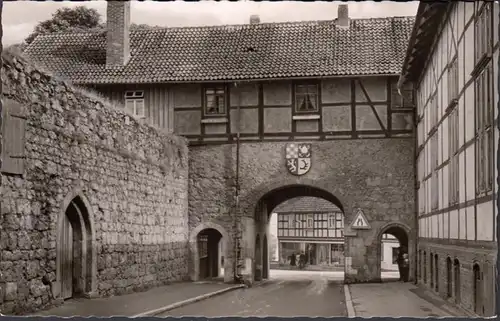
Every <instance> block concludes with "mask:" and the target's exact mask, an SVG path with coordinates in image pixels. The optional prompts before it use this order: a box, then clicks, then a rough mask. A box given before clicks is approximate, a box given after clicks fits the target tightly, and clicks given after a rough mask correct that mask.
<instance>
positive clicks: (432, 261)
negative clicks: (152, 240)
mask: <svg viewBox="0 0 500 321" xmlns="http://www.w3.org/2000/svg"><path fill="white" fill-rule="evenodd" d="M429 263H430V267H429V270H430V272H431V277H430V283H431V284H430V285H431V289H434V254H433V253H432V252H431V255H430V257H429Z"/></svg>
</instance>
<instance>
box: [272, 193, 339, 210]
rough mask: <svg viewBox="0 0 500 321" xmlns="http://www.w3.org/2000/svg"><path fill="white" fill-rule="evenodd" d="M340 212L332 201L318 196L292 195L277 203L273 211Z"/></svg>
mask: <svg viewBox="0 0 500 321" xmlns="http://www.w3.org/2000/svg"><path fill="white" fill-rule="evenodd" d="M315 211H318V212H340V209H339V208H338V207H337V206H335V205H333V204H332V203H330V202H328V201H326V200H324V199H322V198H319V197H309V196H308V197H294V198H291V199H289V200H287V201H285V202H283V203H281V204H280V205H278V206H277V207H276V208H275V209H274V210H273V212H274V213H300V212H315Z"/></svg>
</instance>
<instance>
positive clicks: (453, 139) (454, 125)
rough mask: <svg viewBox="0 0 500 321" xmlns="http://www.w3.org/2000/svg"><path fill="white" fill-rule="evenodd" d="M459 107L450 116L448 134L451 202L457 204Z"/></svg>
mask: <svg viewBox="0 0 500 321" xmlns="http://www.w3.org/2000/svg"><path fill="white" fill-rule="evenodd" d="M458 126H459V122H458V109H457V108H455V109H453V111H452V112H451V113H450V115H449V116H448V135H449V148H450V151H449V153H450V163H449V164H448V170H449V171H448V173H449V178H448V183H449V185H450V186H449V202H450V204H455V203H457V202H458V197H459V166H458V148H459V144H460V143H459V138H458Z"/></svg>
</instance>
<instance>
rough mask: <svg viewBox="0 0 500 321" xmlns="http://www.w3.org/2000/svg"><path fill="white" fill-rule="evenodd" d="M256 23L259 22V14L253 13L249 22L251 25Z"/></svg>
mask: <svg viewBox="0 0 500 321" xmlns="http://www.w3.org/2000/svg"><path fill="white" fill-rule="evenodd" d="M256 23H260V17H259V15H256V14H253V15H251V16H250V24H251V25H253V24H256Z"/></svg>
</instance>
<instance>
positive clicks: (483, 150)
mask: <svg viewBox="0 0 500 321" xmlns="http://www.w3.org/2000/svg"><path fill="white" fill-rule="evenodd" d="M492 84H493V81H492V64H491V63H489V64H488V65H487V66H486V68H484V69H483V71H482V72H481V73H480V74H479V75H478V76H477V78H476V79H475V92H476V95H475V100H476V101H475V112H476V115H475V116H476V193H477V194H482V193H485V192H489V191H491V189H492V186H493V150H494V147H493V86H492Z"/></svg>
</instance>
